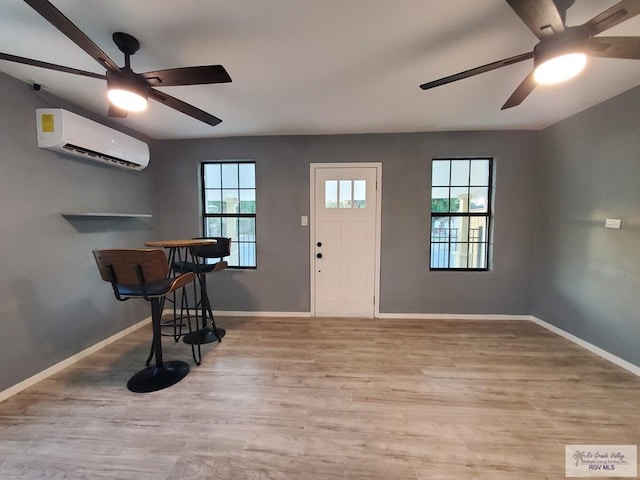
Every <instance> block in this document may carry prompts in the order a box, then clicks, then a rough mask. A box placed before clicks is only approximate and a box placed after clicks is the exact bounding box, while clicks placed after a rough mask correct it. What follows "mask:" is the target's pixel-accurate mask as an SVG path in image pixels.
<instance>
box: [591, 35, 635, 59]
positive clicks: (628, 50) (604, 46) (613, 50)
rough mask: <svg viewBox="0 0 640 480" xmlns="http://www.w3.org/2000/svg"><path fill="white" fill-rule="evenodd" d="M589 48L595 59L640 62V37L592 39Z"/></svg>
mask: <svg viewBox="0 0 640 480" xmlns="http://www.w3.org/2000/svg"><path fill="white" fill-rule="evenodd" d="M587 46H588V48H589V55H592V56H594V57H606V58H627V59H631V60H640V37H596V38H590V39H589V41H588V43H587Z"/></svg>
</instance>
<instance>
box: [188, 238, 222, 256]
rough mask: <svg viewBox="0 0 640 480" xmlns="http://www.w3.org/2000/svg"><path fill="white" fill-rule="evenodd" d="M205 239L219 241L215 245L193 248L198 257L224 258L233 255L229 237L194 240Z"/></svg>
mask: <svg viewBox="0 0 640 480" xmlns="http://www.w3.org/2000/svg"><path fill="white" fill-rule="evenodd" d="M204 238H207V239H214V240H217V242H218V243H216V244H215V245H198V246H196V247H194V248H193V252H194V253H195V254H196V256H197V257H202V258H222V257H228V256H229V255H231V239H230V238H227V237H196V238H194V240H202V239H204Z"/></svg>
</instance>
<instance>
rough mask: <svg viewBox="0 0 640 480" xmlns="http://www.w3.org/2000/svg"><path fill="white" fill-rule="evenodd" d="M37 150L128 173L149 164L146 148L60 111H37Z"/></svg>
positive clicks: (103, 127)
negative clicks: (41, 149)
mask: <svg viewBox="0 0 640 480" xmlns="http://www.w3.org/2000/svg"><path fill="white" fill-rule="evenodd" d="M36 128H37V134H38V147H40V148H46V149H49V150H53V151H55V152H61V153H66V154H69V155H73V156H76V157H82V158H86V159H89V160H94V161H97V162H102V163H106V164H109V165H114V166H116V167H121V168H127V169H130V170H142V169H143V168H145V167H146V166H147V165H148V164H149V146H148V145H147V144H146V143H145V142H143V141H140V140H138V139H137V138H133V137H131V136H129V135H126V134H124V133H122V132H119V131H117V130H114V129H113V128H110V127H107V126H105V125H102V124H100V123H97V122H94V121H93V120H89V119H87V118H84V117H81V116H80V115H76V114H75V113H72V112H69V111H67V110H63V109H61V108H37V109H36Z"/></svg>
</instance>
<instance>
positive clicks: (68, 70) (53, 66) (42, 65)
mask: <svg viewBox="0 0 640 480" xmlns="http://www.w3.org/2000/svg"><path fill="white" fill-rule="evenodd" d="M0 60H7V61H9V62H16V63H23V64H25V65H33V66H34V67H40V68H46V69H49V70H58V71H59V72H65V73H73V74H74V75H82V76H84V77H91V78H99V79H101V80H106V78H107V77H105V76H104V75H101V74H99V73H93V72H87V71H85V70H78V69H77V68H71V67H63V66H62V65H56V64H54V63H48V62H41V61H40V60H33V59H31V58H24V57H18V56H16V55H9V54H8V53H0Z"/></svg>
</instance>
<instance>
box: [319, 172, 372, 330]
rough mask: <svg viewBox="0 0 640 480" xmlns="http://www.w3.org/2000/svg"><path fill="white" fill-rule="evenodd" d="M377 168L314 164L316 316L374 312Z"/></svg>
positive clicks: (370, 314)
mask: <svg viewBox="0 0 640 480" xmlns="http://www.w3.org/2000/svg"><path fill="white" fill-rule="evenodd" d="M378 169H379V167H376V166H367V167H360V166H353V164H350V165H349V166H345V167H341V166H340V167H338V166H335V164H334V165H332V166H330V167H324V166H321V164H315V165H312V181H313V182H314V183H313V185H312V187H313V188H312V191H314V210H313V213H314V217H313V221H314V223H313V232H312V233H313V238H312V255H313V258H312V269H313V278H312V284H313V291H312V301H313V302H314V309H313V313H314V314H315V315H316V316H362V317H373V316H374V313H375V303H374V302H375V298H374V297H375V291H376V283H377V282H376V271H377V270H376V262H377V252H378V248H377V237H378V233H377V232H378V230H377V228H376V222H377V221H378V218H379V214H378V193H377V191H376V188H377V172H378Z"/></svg>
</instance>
